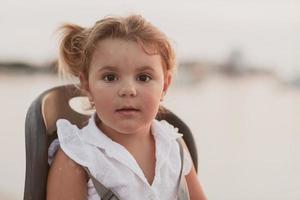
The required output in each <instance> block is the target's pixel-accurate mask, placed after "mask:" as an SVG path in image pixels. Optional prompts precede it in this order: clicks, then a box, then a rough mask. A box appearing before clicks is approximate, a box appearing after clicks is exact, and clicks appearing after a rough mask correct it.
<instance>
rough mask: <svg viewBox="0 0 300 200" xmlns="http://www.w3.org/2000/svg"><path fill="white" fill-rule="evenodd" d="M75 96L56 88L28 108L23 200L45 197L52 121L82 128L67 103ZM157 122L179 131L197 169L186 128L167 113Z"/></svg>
mask: <svg viewBox="0 0 300 200" xmlns="http://www.w3.org/2000/svg"><path fill="white" fill-rule="evenodd" d="M79 96H83V95H82V94H81V92H80V90H79V89H78V88H77V87H75V86H74V85H65V86H59V87H55V88H52V89H49V90H47V91H45V92H44V93H42V94H41V95H39V96H38V97H37V99H35V100H34V101H33V102H32V104H31V106H30V107H29V109H28V111H27V115H26V121H25V145H26V176H25V189H24V199H26V200H37V199H38V200H43V199H45V198H46V187H47V176H48V170H49V165H48V147H49V145H50V144H51V142H52V141H53V140H54V139H55V138H57V134H56V125H55V124H56V121H57V120H58V119H60V118H64V119H68V120H69V121H70V122H71V123H72V124H76V125H77V126H78V127H80V128H81V127H83V126H85V125H86V123H87V121H88V118H89V117H90V116H89V115H83V114H80V113H78V112H76V111H74V110H73V109H72V108H71V107H70V104H69V101H70V100H71V99H72V98H74V97H79ZM157 119H160V120H161V119H164V120H166V121H168V122H169V123H171V124H172V125H173V126H175V127H177V128H178V129H179V132H180V133H182V134H183V139H184V140H185V142H186V144H187V146H188V148H189V151H190V153H191V156H192V159H193V162H194V165H195V168H196V169H197V166H198V160H197V149H196V145H195V142H194V139H193V136H192V133H191V131H190V129H189V128H188V126H187V125H186V124H185V123H184V122H183V121H182V120H181V119H179V118H178V117H177V116H176V115H175V114H173V113H172V112H170V111H169V110H166V112H165V113H162V114H160V115H159V116H157Z"/></svg>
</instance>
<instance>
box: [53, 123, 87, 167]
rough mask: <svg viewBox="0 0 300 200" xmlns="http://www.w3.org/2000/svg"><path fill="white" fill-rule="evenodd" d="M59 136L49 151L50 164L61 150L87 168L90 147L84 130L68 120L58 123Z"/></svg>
mask: <svg viewBox="0 0 300 200" xmlns="http://www.w3.org/2000/svg"><path fill="white" fill-rule="evenodd" d="M56 127H57V136H58V138H57V139H56V140H54V141H53V142H52V143H51V145H50V147H49V149H48V162H49V164H51V162H52V160H53V158H54V157H55V154H56V152H57V151H58V149H59V148H60V149H61V150H62V151H63V152H64V153H65V154H66V155H67V156H68V157H69V158H71V159H72V160H73V161H75V162H76V163H78V164H80V165H83V166H87V165H88V163H89V155H88V149H87V148H88V145H87V144H86V142H85V140H84V139H83V136H84V134H83V132H84V129H85V127H84V128H82V129H80V128H78V127H77V126H76V125H75V124H72V123H71V122H70V121H68V120H66V119H59V120H57V122H56Z"/></svg>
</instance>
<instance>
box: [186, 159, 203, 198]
mask: <svg viewBox="0 0 300 200" xmlns="http://www.w3.org/2000/svg"><path fill="white" fill-rule="evenodd" d="M185 179H186V182H187V186H188V188H189V194H190V199H191V200H207V199H206V197H205V194H204V191H203V189H202V187H201V185H200V182H199V180H198V177H197V173H196V170H195V168H194V165H193V167H192V169H191V171H190V173H189V174H188V175H186V176H185Z"/></svg>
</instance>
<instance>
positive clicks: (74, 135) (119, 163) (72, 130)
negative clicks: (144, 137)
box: [48, 115, 192, 200]
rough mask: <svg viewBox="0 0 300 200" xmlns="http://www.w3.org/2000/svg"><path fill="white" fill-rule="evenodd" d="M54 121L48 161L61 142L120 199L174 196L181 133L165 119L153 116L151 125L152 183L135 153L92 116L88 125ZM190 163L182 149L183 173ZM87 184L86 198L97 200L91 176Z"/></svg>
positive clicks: (187, 171)
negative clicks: (111, 136) (105, 131)
mask: <svg viewBox="0 0 300 200" xmlns="http://www.w3.org/2000/svg"><path fill="white" fill-rule="evenodd" d="M93 116H94V115H93ZM56 125H57V135H58V140H55V141H54V142H53V143H52V144H51V145H50V147H49V152H48V155H49V159H48V161H49V163H50V164H51V162H52V160H53V157H54V155H55V152H56V151H57V149H58V147H59V145H60V147H61V149H62V150H63V151H64V152H65V154H66V155H68V156H69V157H70V158H71V159H72V160H74V161H75V162H76V163H78V164H80V165H82V166H85V167H87V168H88V169H89V171H90V172H91V174H92V175H93V176H94V177H95V178H96V179H97V180H98V181H100V182H101V183H102V184H103V185H105V186H106V187H107V188H109V189H111V190H112V191H113V192H116V193H117V194H119V196H120V198H121V200H135V199H137V200H141V199H155V200H161V199H163V200H169V199H170V200H173V199H176V198H177V184H178V179H179V173H180V153H179V145H178V143H177V141H176V138H178V137H181V136H182V135H181V134H179V133H178V129H177V128H174V127H173V126H172V125H170V124H169V123H168V122H166V121H164V120H162V121H157V120H153V123H152V126H151V132H152V134H153V136H154V139H155V147H156V152H155V156H156V166H155V177H154V180H153V183H152V184H151V185H149V183H148V181H147V179H146V178H145V176H144V174H143V171H142V169H141V168H140V167H139V165H138V164H137V162H136V160H135V159H134V157H133V156H132V155H131V154H130V153H129V152H128V151H127V150H126V148H124V147H123V146H122V145H120V144H118V143H116V142H114V141H112V140H111V139H110V138H109V137H107V136H106V135H105V134H104V133H103V132H101V130H99V129H98V127H97V126H96V124H95V121H94V117H91V118H90V120H89V123H88V125H87V126H85V127H84V128H82V129H78V127H77V126H75V125H72V124H71V123H70V122H69V121H67V120H65V119H60V120H58V121H57V123H56ZM191 167H192V160H191V158H190V156H189V153H188V152H187V151H186V150H185V152H184V166H183V174H184V175H186V174H188V173H189V172H190V170H191ZM87 187H88V197H87V199H88V200H99V199H100V197H99V196H98V194H97V191H96V189H95V187H94V185H93V183H92V180H91V179H90V180H89V181H88V183H87Z"/></svg>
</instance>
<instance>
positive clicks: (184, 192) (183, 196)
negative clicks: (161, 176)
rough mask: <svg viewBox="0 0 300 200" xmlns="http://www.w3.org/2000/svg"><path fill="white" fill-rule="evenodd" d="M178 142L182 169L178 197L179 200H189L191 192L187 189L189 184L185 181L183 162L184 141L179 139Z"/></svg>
mask: <svg viewBox="0 0 300 200" xmlns="http://www.w3.org/2000/svg"><path fill="white" fill-rule="evenodd" d="M176 141H177V142H178V144H179V150H180V160H181V168H180V173H179V180H178V191H177V197H178V200H189V199H190V195H189V190H188V187H187V183H186V180H185V176H184V175H183V173H182V171H183V161H184V153H183V139H182V138H177V139H176Z"/></svg>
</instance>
